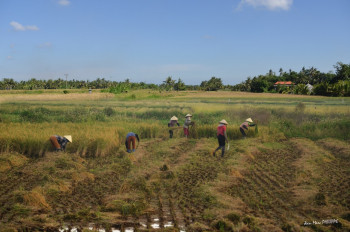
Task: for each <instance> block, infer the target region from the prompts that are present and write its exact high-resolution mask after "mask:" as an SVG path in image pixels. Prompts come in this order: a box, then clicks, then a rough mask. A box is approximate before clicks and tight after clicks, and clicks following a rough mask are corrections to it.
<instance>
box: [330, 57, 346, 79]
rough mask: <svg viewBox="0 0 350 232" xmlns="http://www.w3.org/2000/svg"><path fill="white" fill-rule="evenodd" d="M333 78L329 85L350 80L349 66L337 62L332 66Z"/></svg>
mask: <svg viewBox="0 0 350 232" xmlns="http://www.w3.org/2000/svg"><path fill="white" fill-rule="evenodd" d="M334 68H335V77H334V78H333V79H332V81H331V83H336V82H338V81H341V80H342V81H345V80H350V64H344V63H342V62H337V64H336V65H334Z"/></svg>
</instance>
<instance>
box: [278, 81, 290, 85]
mask: <svg viewBox="0 0 350 232" xmlns="http://www.w3.org/2000/svg"><path fill="white" fill-rule="evenodd" d="M292 84H293V83H292V82H291V81H277V82H276V83H275V85H292Z"/></svg>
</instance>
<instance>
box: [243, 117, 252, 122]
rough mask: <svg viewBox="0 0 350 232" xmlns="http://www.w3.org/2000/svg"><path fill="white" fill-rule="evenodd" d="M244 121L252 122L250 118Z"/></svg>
mask: <svg viewBox="0 0 350 232" xmlns="http://www.w3.org/2000/svg"><path fill="white" fill-rule="evenodd" d="M245 121H246V122H253V120H252V119H251V118H247V119H246V120H245Z"/></svg>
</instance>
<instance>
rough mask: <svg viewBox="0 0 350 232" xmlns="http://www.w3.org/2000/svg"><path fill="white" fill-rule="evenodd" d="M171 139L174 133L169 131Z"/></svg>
mask: <svg viewBox="0 0 350 232" xmlns="http://www.w3.org/2000/svg"><path fill="white" fill-rule="evenodd" d="M169 137H170V138H172V137H173V131H172V130H169Z"/></svg>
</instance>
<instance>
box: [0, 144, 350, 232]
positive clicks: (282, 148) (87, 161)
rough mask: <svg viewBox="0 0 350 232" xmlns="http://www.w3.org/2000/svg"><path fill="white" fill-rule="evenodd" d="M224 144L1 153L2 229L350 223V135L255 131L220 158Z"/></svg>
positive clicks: (288, 227) (308, 227)
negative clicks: (269, 137) (88, 154)
mask: <svg viewBox="0 0 350 232" xmlns="http://www.w3.org/2000/svg"><path fill="white" fill-rule="evenodd" d="M216 143H217V142H216V140H214V139H185V138H174V139H165V138H163V139H161V138H159V139H149V140H142V141H141V143H140V144H139V146H138V148H137V150H136V152H135V153H133V154H128V153H126V152H124V151H123V150H119V151H116V152H115V153H113V154H108V155H106V156H104V157H95V158H84V157H80V156H79V155H77V154H68V153H46V154H45V156H44V157H41V158H36V159H29V158H27V157H25V156H23V155H20V154H15V153H13V154H9V153H6V154H2V155H1V160H0V162H1V163H0V164H1V169H0V172H1V175H0V206H1V207H0V220H1V223H0V228H1V229H0V231H35V230H38V231H59V229H60V230H61V231H64V230H66V231H83V230H85V231H92V230H96V231H349V229H350V222H349V220H350V219H349V214H350V191H349V189H350V169H349V167H350V158H349V155H350V148H349V143H347V142H344V141H339V140H336V139H322V140H317V141H312V140H308V139H299V138H295V139H283V140H280V141H273V142H264V141H262V140H260V139H259V138H248V139H245V140H235V141H232V142H231V143H230V146H231V148H230V150H229V151H227V152H226V153H225V156H224V157H221V156H220V154H219V152H218V153H217V156H216V157H214V156H212V151H213V150H214V148H215V147H216V146H217V144H216ZM329 219H335V220H334V221H322V220H329ZM318 222H319V223H318ZM308 223H309V224H308Z"/></svg>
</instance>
